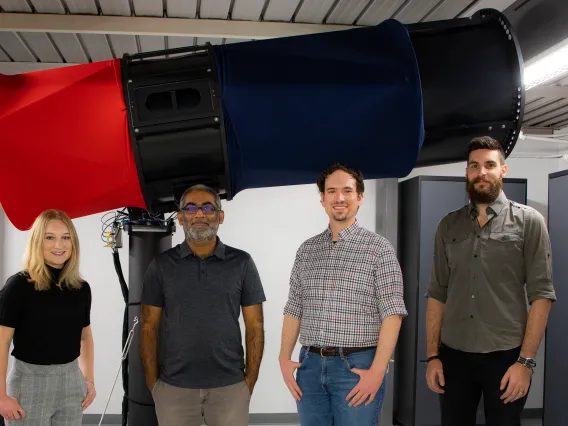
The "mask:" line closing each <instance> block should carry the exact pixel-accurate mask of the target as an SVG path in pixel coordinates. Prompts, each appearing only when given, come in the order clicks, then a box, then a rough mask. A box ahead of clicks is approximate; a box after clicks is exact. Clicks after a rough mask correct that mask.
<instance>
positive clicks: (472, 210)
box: [469, 190, 507, 216]
mask: <svg viewBox="0 0 568 426" xmlns="http://www.w3.org/2000/svg"><path fill="white" fill-rule="evenodd" d="M506 204H507V196H506V195H505V191H503V190H501V193H500V194H499V196H498V197H497V199H496V200H495V201H493V202H492V203H491V204H489V206H487V212H488V213H494V214H495V216H499V214H500V213H501V212H502V211H503V207H505V205H506ZM469 214H470V215H472V216H477V215H478V211H477V207H476V206H475V204H473V203H471V202H470V203H469Z"/></svg>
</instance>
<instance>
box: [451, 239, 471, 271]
mask: <svg viewBox="0 0 568 426" xmlns="http://www.w3.org/2000/svg"><path fill="white" fill-rule="evenodd" d="M469 236H470V234H469V232H454V233H451V234H448V235H446V236H445V237H444V246H445V248H446V257H447V258H448V265H449V266H450V269H455V268H456V267H457V266H459V265H460V264H463V261H464V259H467V258H468V256H469V255H470V254H471V249H472V247H471V244H470V242H469ZM468 252H469V253H468Z"/></svg>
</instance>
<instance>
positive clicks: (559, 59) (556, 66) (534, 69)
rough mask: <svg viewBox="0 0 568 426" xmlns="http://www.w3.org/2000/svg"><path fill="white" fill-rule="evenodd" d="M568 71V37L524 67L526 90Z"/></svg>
mask: <svg viewBox="0 0 568 426" xmlns="http://www.w3.org/2000/svg"><path fill="white" fill-rule="evenodd" d="M567 72H568V39H566V40H564V41H563V42H561V43H559V44H557V45H556V46H553V47H552V48H550V49H548V50H546V51H545V52H543V53H542V54H541V55H539V56H538V57H537V58H535V59H534V60H532V61H530V62H529V63H528V64H526V65H525V67H524V72H523V74H524V77H523V81H524V84H525V90H529V89H531V88H533V87H535V86H538V85H539V84H543V83H546V82H547V81H550V80H552V79H554V78H556V77H559V76H560V75H562V74H564V73H567Z"/></svg>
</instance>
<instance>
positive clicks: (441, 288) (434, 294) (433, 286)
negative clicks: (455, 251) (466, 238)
mask: <svg viewBox="0 0 568 426" xmlns="http://www.w3.org/2000/svg"><path fill="white" fill-rule="evenodd" d="M443 233H444V220H442V221H441V222H440V223H439V224H438V228H437V229H436V236H435V238H434V257H433V259H432V272H431V274H430V284H429V286H428V291H427V292H426V297H431V298H432V299H436V300H437V301H439V302H442V303H446V300H447V298H448V283H449V280H450V268H449V266H448V258H447V257H446V249H445V247H444V238H443Z"/></svg>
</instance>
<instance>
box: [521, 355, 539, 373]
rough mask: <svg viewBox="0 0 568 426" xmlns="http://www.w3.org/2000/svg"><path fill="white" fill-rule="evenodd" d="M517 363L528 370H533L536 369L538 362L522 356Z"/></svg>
mask: <svg viewBox="0 0 568 426" xmlns="http://www.w3.org/2000/svg"><path fill="white" fill-rule="evenodd" d="M517 362H518V363H519V364H522V365H524V366H525V367H527V368H530V369H531V370H532V369H534V368H535V367H536V361H535V360H534V359H532V358H523V357H522V356H520V357H519V359H518V360H517Z"/></svg>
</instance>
